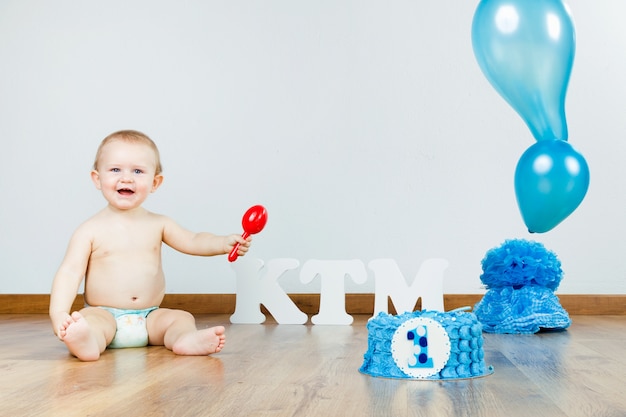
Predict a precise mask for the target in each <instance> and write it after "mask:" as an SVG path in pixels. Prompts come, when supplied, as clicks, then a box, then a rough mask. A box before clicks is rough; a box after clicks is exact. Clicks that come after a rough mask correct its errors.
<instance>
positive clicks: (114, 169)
mask: <svg viewBox="0 0 626 417" xmlns="http://www.w3.org/2000/svg"><path fill="white" fill-rule="evenodd" d="M111 172H120V169H119V168H111Z"/></svg>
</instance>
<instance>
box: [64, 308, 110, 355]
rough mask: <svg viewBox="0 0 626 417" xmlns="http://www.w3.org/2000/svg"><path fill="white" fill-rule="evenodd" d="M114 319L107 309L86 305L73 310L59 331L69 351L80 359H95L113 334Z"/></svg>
mask: <svg viewBox="0 0 626 417" xmlns="http://www.w3.org/2000/svg"><path fill="white" fill-rule="evenodd" d="M115 329H116V323H115V319H114V318H113V316H112V315H111V313H109V312H108V311H105V310H102V309H99V308H94V307H87V308H84V309H82V310H81V311H80V312H77V311H75V312H73V313H72V315H71V316H70V317H69V318H68V319H67V320H66V321H65V323H64V324H63V326H62V327H61V329H60V331H59V338H60V339H61V340H62V341H63V342H64V343H65V345H66V346H67V348H68V349H69V351H70V353H71V354H72V355H74V356H76V357H77V358H78V359H80V360H82V361H95V360H98V358H100V353H102V352H103V351H104V349H106V347H107V344H108V343H110V342H111V340H112V339H113V336H114V335H115Z"/></svg>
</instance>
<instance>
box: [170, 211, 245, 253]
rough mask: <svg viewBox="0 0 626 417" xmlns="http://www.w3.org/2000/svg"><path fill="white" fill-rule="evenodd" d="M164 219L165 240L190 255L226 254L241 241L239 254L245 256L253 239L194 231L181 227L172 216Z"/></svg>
mask: <svg viewBox="0 0 626 417" xmlns="http://www.w3.org/2000/svg"><path fill="white" fill-rule="evenodd" d="M163 219H164V226H163V242H165V243H166V244H167V245H168V246H170V247H172V248H174V249H176V250H177V251H179V252H182V253H186V254H188V255H198V256H213V255H224V254H227V253H229V252H230V251H231V250H232V249H233V247H234V246H235V245H236V244H237V243H239V250H238V255H239V256H244V255H245V254H246V252H247V251H248V248H249V247H250V241H251V240H252V238H251V237H248V239H244V238H243V237H241V235H237V234H232V235H227V236H219V235H214V234H212V233H207V232H200V233H194V232H191V231H189V230H187V229H185V228H183V227H181V226H180V225H178V224H177V223H176V222H174V221H173V220H172V219H170V218H167V217H164V218H163Z"/></svg>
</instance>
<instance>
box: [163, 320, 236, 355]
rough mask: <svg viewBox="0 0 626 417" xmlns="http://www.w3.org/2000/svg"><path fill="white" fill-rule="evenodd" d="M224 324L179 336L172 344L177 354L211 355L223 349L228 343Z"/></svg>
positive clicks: (173, 350)
mask: <svg viewBox="0 0 626 417" xmlns="http://www.w3.org/2000/svg"><path fill="white" fill-rule="evenodd" d="M225 331H226V329H224V326H215V327H211V328H209V329H203V330H197V331H195V332H190V333H186V334H184V335H182V336H180V337H179V338H178V340H177V341H176V342H175V343H174V346H172V352H174V353H176V354H177V355H209V354H211V353H217V352H219V351H221V350H222V348H223V347H224V344H225V343H226V335H225V334H224V332H225Z"/></svg>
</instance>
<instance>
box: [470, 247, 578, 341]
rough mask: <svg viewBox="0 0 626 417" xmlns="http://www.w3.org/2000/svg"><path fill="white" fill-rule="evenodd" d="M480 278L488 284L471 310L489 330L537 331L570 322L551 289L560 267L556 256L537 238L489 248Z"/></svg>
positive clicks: (558, 279) (554, 284)
mask: <svg viewBox="0 0 626 417" xmlns="http://www.w3.org/2000/svg"><path fill="white" fill-rule="evenodd" d="M482 267H483V273H482V275H481V276H480V280H481V281H482V282H483V284H485V286H486V287H487V293H486V294H485V296H484V297H483V299H482V300H481V301H480V302H479V303H478V304H476V306H474V313H475V314H476V316H477V317H478V320H479V321H480V322H481V323H482V324H483V330H484V331H485V332H489V333H536V332H538V331H539V330H541V329H565V328H567V327H569V325H570V324H571V320H570V318H569V315H568V314H567V312H566V311H565V310H564V309H563V307H561V304H560V303H559V299H558V297H557V296H556V295H555V294H554V291H555V290H556V289H557V288H558V286H559V284H560V282H561V279H562V278H563V271H562V270H561V262H560V261H559V259H558V258H557V256H556V255H555V254H554V253H553V252H551V251H549V250H548V249H546V248H545V246H544V245H543V244H541V243H539V242H534V241H528V240H524V239H514V240H507V241H505V242H504V243H503V244H502V245H501V246H499V247H496V248H493V249H490V250H489V251H488V252H487V254H486V255H485V258H484V259H483V261H482Z"/></svg>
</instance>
